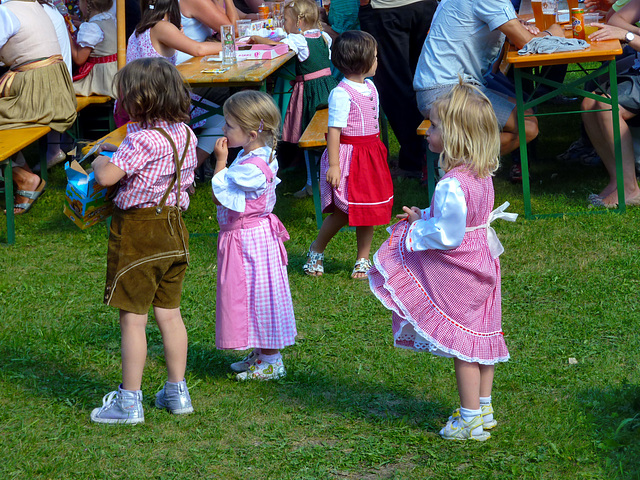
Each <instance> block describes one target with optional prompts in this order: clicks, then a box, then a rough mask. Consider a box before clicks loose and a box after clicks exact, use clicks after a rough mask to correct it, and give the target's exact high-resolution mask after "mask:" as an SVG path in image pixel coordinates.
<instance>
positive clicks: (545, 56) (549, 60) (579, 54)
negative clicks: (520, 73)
mask: <svg viewBox="0 0 640 480" xmlns="http://www.w3.org/2000/svg"><path fill="white" fill-rule="evenodd" d="M565 37H566V38H573V32H572V31H571V30H568V29H565ZM621 53H622V46H621V45H620V42H619V41H618V40H606V41H604V42H593V43H590V44H589V48H587V49H585V50H575V51H573V52H561V53H535V54H533V55H518V49H517V48H516V47H515V46H513V45H511V46H510V47H509V51H508V52H507V56H506V58H505V61H506V62H507V63H510V64H511V65H513V66H514V67H516V68H522V67H541V66H544V65H563V64H568V63H584V62H604V61H607V60H614V59H615V57H616V55H620V54H621Z"/></svg>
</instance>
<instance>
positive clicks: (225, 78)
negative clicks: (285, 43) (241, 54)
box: [177, 51, 295, 87]
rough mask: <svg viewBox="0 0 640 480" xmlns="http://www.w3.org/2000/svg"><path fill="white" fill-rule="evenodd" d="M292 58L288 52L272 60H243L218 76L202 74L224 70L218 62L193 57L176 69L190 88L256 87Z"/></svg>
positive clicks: (291, 53) (292, 53) (292, 55)
mask: <svg viewBox="0 0 640 480" xmlns="http://www.w3.org/2000/svg"><path fill="white" fill-rule="evenodd" d="M294 56H295V53H294V52H292V51H289V52H287V53H286V54H284V55H280V56H279V57H276V58H274V59H273V60H243V61H242V62H238V63H236V64H235V65H231V66H230V67H229V70H227V71H226V72H224V73H219V74H215V73H202V70H204V69H207V70H208V69H220V68H226V67H223V66H222V65H221V64H220V62H206V61H204V57H193V58H191V59H189V60H187V61H186V62H183V63H181V64H179V65H178V66H177V67H178V71H179V72H180V73H181V74H182V76H183V77H184V78H185V80H186V81H187V83H188V84H189V85H191V86H192V87H212V86H216V85H215V84H220V86H225V87H244V86H257V85H260V84H262V82H264V80H265V79H266V78H267V77H268V76H269V75H271V74H272V73H273V72H275V71H276V70H278V69H279V68H280V67H281V66H282V65H284V64H285V63H287V62H288V61H289V60H290V59H292V58H293V57H294Z"/></svg>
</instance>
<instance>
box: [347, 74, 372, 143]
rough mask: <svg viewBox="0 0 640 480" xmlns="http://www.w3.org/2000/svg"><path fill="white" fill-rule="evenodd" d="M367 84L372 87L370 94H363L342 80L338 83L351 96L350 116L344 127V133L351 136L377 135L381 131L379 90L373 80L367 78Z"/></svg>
mask: <svg viewBox="0 0 640 480" xmlns="http://www.w3.org/2000/svg"><path fill="white" fill-rule="evenodd" d="M366 83H367V85H368V86H369V88H370V89H371V94H370V95H363V94H362V93H359V92H358V91H357V90H355V89H354V88H352V87H350V86H349V85H347V83H346V82H340V84H339V85H338V86H339V87H342V88H344V89H345V91H346V92H347V93H348V94H349V96H350V97H351V107H350V109H349V117H348V119H347V126H346V127H344V128H343V129H342V135H346V136H350V137H362V136H365V135H375V134H377V133H380V126H379V124H378V121H379V120H378V118H379V116H380V115H379V113H380V111H379V110H380V109H379V108H378V91H377V90H376V87H375V85H374V84H373V82H371V81H369V80H366Z"/></svg>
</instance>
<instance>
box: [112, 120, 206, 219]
mask: <svg viewBox="0 0 640 480" xmlns="http://www.w3.org/2000/svg"><path fill="white" fill-rule="evenodd" d="M155 126H156V127H159V128H162V129H163V130H164V131H166V132H167V133H168V134H169V136H170V137H171V138H172V139H173V141H174V142H175V144H176V148H177V149H178V157H179V158H180V157H182V153H183V152H184V147H185V143H186V139H187V135H191V140H190V142H189V149H188V151H187V156H186V157H185V160H184V163H183V165H182V170H181V173H180V183H181V192H180V208H181V209H182V210H186V209H187V208H188V207H189V194H188V193H187V188H188V187H189V185H191V184H192V183H193V177H194V170H195V168H196V165H197V162H198V161H197V159H196V146H197V145H198V141H197V139H196V136H195V134H194V133H193V132H192V131H191V129H190V128H189V127H188V126H187V125H185V124H184V123H168V122H165V121H158V122H157V123H156V124H155ZM111 163H113V164H114V165H115V166H116V167H118V168H120V169H122V170H123V171H124V172H125V173H126V175H125V176H124V177H123V178H122V180H120V188H119V190H118V194H117V195H116V198H115V199H114V203H115V205H116V206H117V207H118V208H120V209H122V210H129V209H131V208H145V207H155V206H157V205H159V204H160V201H161V200H162V197H163V196H164V193H165V192H166V191H167V188H169V183H170V182H171V179H172V178H173V177H174V175H175V171H176V168H175V162H174V159H173V149H172V148H171V145H170V144H169V142H168V140H167V139H166V138H165V137H164V136H163V135H162V134H161V133H160V132H157V131H155V130H149V129H144V128H142V127H141V126H140V124H138V123H130V124H129V125H128V126H127V136H126V137H125V139H124V140H123V142H122V144H121V145H120V147H119V148H118V151H117V152H116V153H115V154H114V155H113V158H112V159H111ZM176 191H177V186H175V185H174V188H173V190H172V192H171V193H170V194H169V197H168V198H167V202H166V205H175V204H176Z"/></svg>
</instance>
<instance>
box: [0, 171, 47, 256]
mask: <svg viewBox="0 0 640 480" xmlns="http://www.w3.org/2000/svg"><path fill="white" fill-rule="evenodd" d="M45 164H46V159H45ZM4 198H5V205H6V208H7V243H8V244H9V245H13V244H14V243H16V223H15V214H14V213H13V171H12V170H11V159H9V160H8V161H7V163H6V164H5V166H4Z"/></svg>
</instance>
